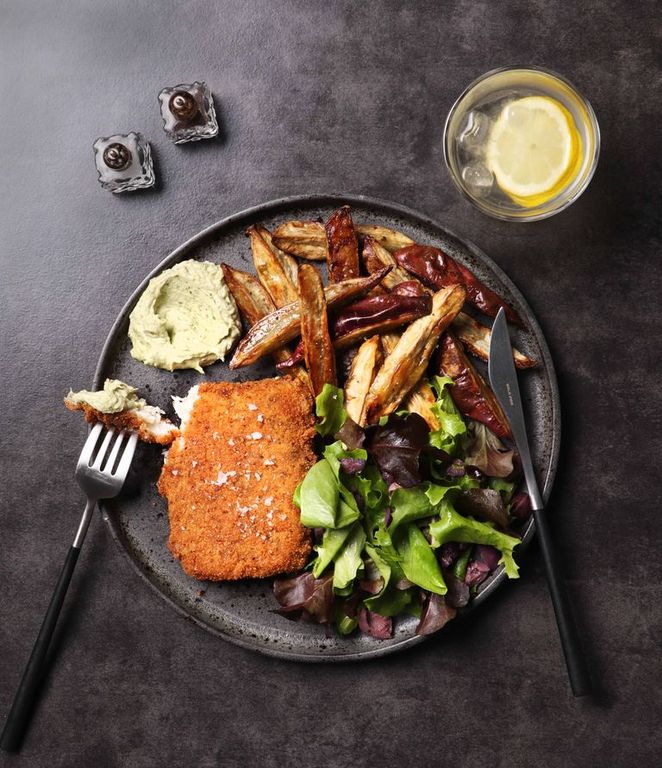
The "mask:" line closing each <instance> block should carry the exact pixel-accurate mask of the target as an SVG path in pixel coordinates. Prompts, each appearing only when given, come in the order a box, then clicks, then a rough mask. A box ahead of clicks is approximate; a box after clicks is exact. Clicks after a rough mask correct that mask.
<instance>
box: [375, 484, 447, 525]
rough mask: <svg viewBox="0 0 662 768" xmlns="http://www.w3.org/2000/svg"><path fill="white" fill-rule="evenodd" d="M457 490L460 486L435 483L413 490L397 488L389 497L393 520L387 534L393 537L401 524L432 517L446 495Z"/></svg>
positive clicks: (418, 486)
mask: <svg viewBox="0 0 662 768" xmlns="http://www.w3.org/2000/svg"><path fill="white" fill-rule="evenodd" d="M459 490H461V486H460V485H455V484H454V485H437V484H436V483H421V485H417V486H415V487H414V488H398V489H397V490H396V491H394V492H393V494H392V495H391V502H390V506H391V510H392V513H393V519H392V520H391V524H390V525H389V528H388V530H389V533H390V534H391V536H394V534H395V531H396V530H397V529H398V528H399V527H400V526H401V525H402V524H403V523H411V522H413V521H414V520H423V519H425V518H426V517H432V515H434V514H435V512H436V508H437V507H438V506H439V504H441V502H442V500H443V499H444V498H445V497H446V495H447V494H449V493H450V494H451V495H452V494H453V493H457V492H458V491H459Z"/></svg>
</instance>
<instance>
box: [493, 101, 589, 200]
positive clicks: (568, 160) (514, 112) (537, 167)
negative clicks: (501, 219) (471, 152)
mask: <svg viewBox="0 0 662 768" xmlns="http://www.w3.org/2000/svg"><path fill="white" fill-rule="evenodd" d="M579 145H580V140H579V134H578V133H577V129H576V128H575V124H574V121H573V119H572V115H571V114H570V113H569V112H568V110H567V109H565V107H564V106H563V105H561V104H559V102H558V101H555V100H554V99H550V98H547V97H545V96H527V97H525V98H522V99H517V100H515V101H511V102H509V103H508V104H506V105H505V106H504V107H503V109H502V110H501V114H500V115H499V117H498V118H497V121H496V122H495V124H494V126H493V127H492V130H491V131H490V135H489V137H488V141H487V148H486V162H487V166H488V168H489V169H490V170H491V171H492V173H493V174H494V177H495V179H496V181H497V183H498V185H499V186H500V187H501V189H502V190H503V191H504V192H505V193H506V194H507V195H508V196H509V197H511V198H512V199H513V200H515V201H516V202H518V203H520V204H521V205H524V206H527V207H529V206H532V205H539V204H540V203H543V202H546V201H547V200H549V199H551V198H552V197H554V196H555V195H556V194H557V193H558V192H559V191H560V190H561V189H562V188H563V187H564V186H566V184H567V183H568V182H569V181H570V180H571V179H572V177H573V176H574V174H575V173H576V172H577V160H578V158H579V155H580V153H579Z"/></svg>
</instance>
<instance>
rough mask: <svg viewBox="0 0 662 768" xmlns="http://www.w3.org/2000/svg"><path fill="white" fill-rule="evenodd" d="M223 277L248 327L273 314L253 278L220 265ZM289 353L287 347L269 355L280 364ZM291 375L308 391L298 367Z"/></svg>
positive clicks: (307, 381) (306, 378)
mask: <svg viewBox="0 0 662 768" xmlns="http://www.w3.org/2000/svg"><path fill="white" fill-rule="evenodd" d="M221 269H222V270H223V277H224V278H225V282H226V283H227V285H228V288H229V289H230V293H231V294H232V295H233V296H234V300H235V301H236V302H237V306H238V307H239V311H240V312H241V314H242V315H243V316H244V317H245V318H246V322H247V323H248V324H249V325H251V326H252V325H255V323H257V322H258V321H259V320H261V319H262V318H263V317H266V316H267V315H268V314H270V313H271V312H273V311H274V310H275V309H276V307H275V306H274V303H273V301H272V299H271V297H270V296H269V294H268V293H267V292H266V290H265V289H264V286H262V285H261V284H260V283H259V282H258V281H257V280H256V279H255V278H254V277H253V275H249V274H248V272H242V271H241V270H240V269H233V268H232V267H230V266H228V265H227V264H221ZM291 354H292V353H291V351H290V349H289V348H288V347H286V346H282V347H277V348H275V349H273V350H272V352H271V355H272V357H273V358H274V360H275V361H276V363H282V362H284V361H286V360H289V359H290V357H291ZM291 371H292V375H293V376H296V378H297V379H299V380H300V381H301V382H302V383H303V384H305V385H306V387H307V388H308V389H310V387H311V384H310V377H309V376H308V373H307V372H306V371H304V370H303V368H302V367H301V366H300V365H294V366H292V367H291Z"/></svg>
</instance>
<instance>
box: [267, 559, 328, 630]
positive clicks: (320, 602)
mask: <svg viewBox="0 0 662 768" xmlns="http://www.w3.org/2000/svg"><path fill="white" fill-rule="evenodd" d="M274 596H275V598H276V600H278V602H279V604H280V606H281V607H280V609H278V610H277V613H279V614H280V615H281V616H285V618H287V619H292V620H293V621H299V620H300V619H304V620H308V621H315V622H317V623H319V624H328V623H329V622H331V621H332V619H333V573H330V574H328V575H326V576H323V577H322V578H321V579H316V578H315V577H314V576H313V574H312V573H310V572H309V571H306V572H305V573H300V574H299V575H298V576H291V577H286V578H277V579H274Z"/></svg>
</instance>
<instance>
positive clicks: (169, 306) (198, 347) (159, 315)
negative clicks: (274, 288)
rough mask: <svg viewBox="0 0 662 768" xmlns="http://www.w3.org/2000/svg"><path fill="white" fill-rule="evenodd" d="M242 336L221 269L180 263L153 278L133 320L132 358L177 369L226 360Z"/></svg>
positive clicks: (202, 263)
mask: <svg viewBox="0 0 662 768" xmlns="http://www.w3.org/2000/svg"><path fill="white" fill-rule="evenodd" d="M240 333H241V322H240V320H239V312H238V311H237V306H236V304H235V303H234V299H233V298H232V294H231V293H230V291H229V289H228V287H227V285H226V284H225V281H224V280H223V274H222V272H221V269H220V267H219V266H218V265H217V264H212V263H211V262H210V261H195V260H193V259H190V260H189V261H182V262H181V263H179V264H176V265H175V266H174V267H171V268H170V269H166V270H164V271H163V272H161V274H160V275H157V276H156V277H153V278H152V279H151V280H150V281H149V285H148V286H147V288H145V290H144V291H143V294H142V296H141V297H140V299H138V303H137V304H136V306H135V307H134V309H133V312H131V315H130V316H129V338H130V339H131V343H132V344H133V348H132V349H131V355H132V356H133V357H135V358H136V359H137V360H140V361H142V362H143V363H146V364H147V365H153V366H154V367H156V368H164V369H165V370H166V371H174V370H175V369H176V368H194V369H195V370H196V371H200V373H202V372H203V371H202V366H203V365H210V364H211V363H214V362H216V360H225V355H226V354H227V353H228V352H229V351H230V350H231V349H232V345H233V344H234V343H235V341H236V340H237V339H238V338H239V335H240Z"/></svg>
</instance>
